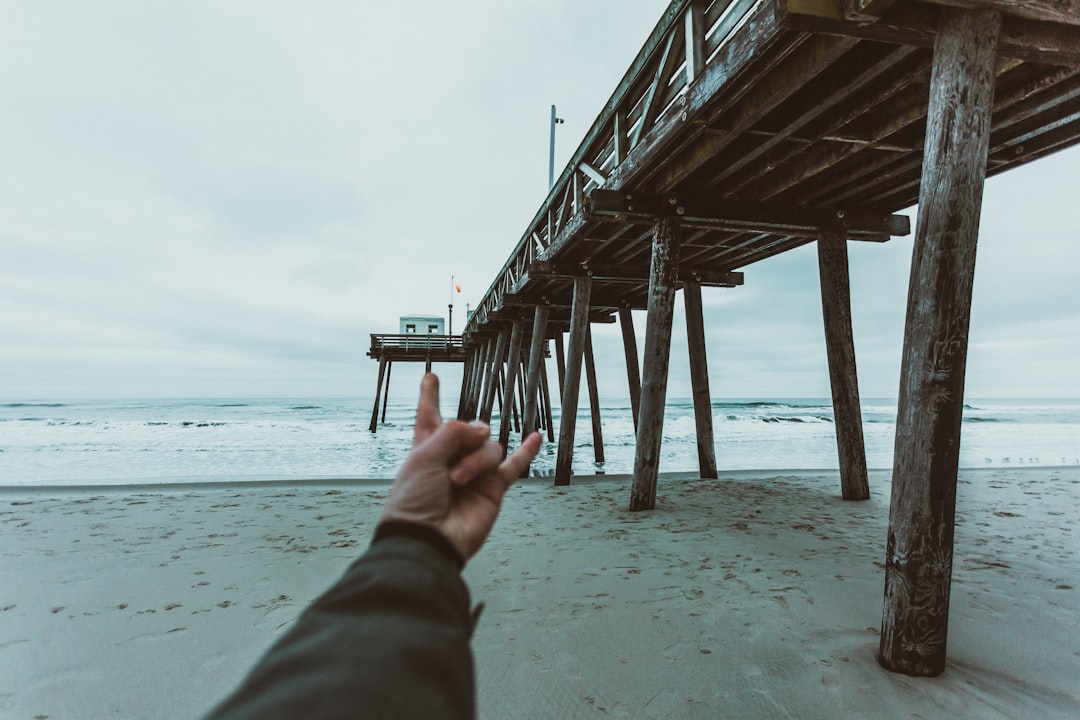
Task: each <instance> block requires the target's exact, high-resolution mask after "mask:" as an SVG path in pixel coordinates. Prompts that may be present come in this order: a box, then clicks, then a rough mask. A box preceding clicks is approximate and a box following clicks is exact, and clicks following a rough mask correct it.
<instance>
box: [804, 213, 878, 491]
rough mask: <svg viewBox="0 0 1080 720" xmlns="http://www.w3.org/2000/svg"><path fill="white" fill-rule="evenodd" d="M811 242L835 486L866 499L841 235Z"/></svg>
mask: <svg viewBox="0 0 1080 720" xmlns="http://www.w3.org/2000/svg"><path fill="white" fill-rule="evenodd" d="M817 246H818V272H819V274H820V275H821V314H822V316H823V318H824V320H825V349H826V354H827V355H828V359H829V381H830V384H831V386H832V400H833V417H834V418H835V419H836V422H835V423H834V425H833V427H834V428H835V430H836V449H837V453H838V454H839V456H840V489H841V493H842V495H843V497H844V499H845V500H867V499H869V498H870V484H869V482H868V481H867V478H866V449H865V445H864V443H863V428H862V408H861V407H860V406H859V377H858V375H857V374H856V372H855V339H854V336H853V334H852V331H851V289H850V282H849V279H848V251H847V233H845V232H844V231H843V230H835V231H827V232H823V233H821V235H819V236H818V242H817Z"/></svg>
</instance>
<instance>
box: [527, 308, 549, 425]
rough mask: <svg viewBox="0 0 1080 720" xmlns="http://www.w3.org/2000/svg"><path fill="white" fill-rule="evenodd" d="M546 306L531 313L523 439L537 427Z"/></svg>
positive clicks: (547, 310) (546, 315) (546, 319)
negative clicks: (530, 338) (531, 325)
mask: <svg viewBox="0 0 1080 720" xmlns="http://www.w3.org/2000/svg"><path fill="white" fill-rule="evenodd" d="M549 312H550V310H549V309H548V306H547V305H543V304H541V305H537V306H536V311H535V312H534V313H533V327H532V341H531V343H530V345H529V372H528V375H526V378H527V380H526V383H525V416H524V418H523V422H522V426H521V435H522V437H525V436H526V435H528V434H529V433H531V432H532V431H534V430H536V428H537V427H538V423H537V409H536V403H537V396H538V395H539V392H540V359H541V358H543V356H544V342H545V333H546V332H547V321H548V313H549Z"/></svg>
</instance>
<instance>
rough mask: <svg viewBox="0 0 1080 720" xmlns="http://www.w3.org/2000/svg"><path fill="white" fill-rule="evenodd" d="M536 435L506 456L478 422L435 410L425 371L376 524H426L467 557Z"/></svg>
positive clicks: (432, 382) (435, 386) (434, 383)
mask: <svg viewBox="0 0 1080 720" xmlns="http://www.w3.org/2000/svg"><path fill="white" fill-rule="evenodd" d="M540 443H541V437H540V434H539V433H532V434H530V435H529V436H528V437H527V438H526V439H525V440H524V441H523V442H522V443H521V445H520V446H519V447H518V448H517V449H516V450H515V451H514V452H513V453H512V454H511V455H510V456H509V457H507V458H506V459H505V460H504V459H503V454H504V450H503V447H502V446H501V445H499V443H497V442H495V441H494V440H491V439H490V430H489V428H488V426H487V425H485V424H483V423H472V424H468V423H463V422H461V421H458V420H451V421H450V422H448V423H445V424H444V423H443V421H442V416H441V415H440V414H439V379H438V378H437V377H435V375H433V374H431V373H428V374H427V375H425V376H424V379H423V381H422V382H421V384H420V402H419V404H418V405H417V408H416V428H415V430H414V433H413V446H412V450H411V451H410V452H409V456H408V457H407V458H406V459H405V463H404V464H403V465H402V466H401V469H400V470H399V471H398V474H397V477H396V478H395V479H394V484H393V485H392V486H391V488H390V495H389V496H388V497H387V500H386V506H385V507H384V508H383V513H382V518H381V519H380V522H389V521H401V522H409V523H414V524H417V525H426V526H428V527H432V528H434V529H435V530H437V531H439V532H440V533H442V535H443V536H444V537H445V538H446V539H447V540H449V541H450V544H451V545H453V546H454V549H455V550H457V551H458V553H460V555H461V557H462V558H463V559H465V560H468V559H469V558H471V557H472V556H473V555H475V554H476V551H477V550H479V549H480V547H481V546H482V545H483V544H484V540H485V539H486V538H487V536H488V533H489V532H491V528H492V527H493V526H494V525H495V518H496V517H498V514H499V508H500V506H501V505H502V499H503V495H504V494H505V493H506V491H507V489H509V487H510V485H511V484H513V482H514V480H516V479H517V478H518V476H519V475H520V474H521V473H522V471H524V470H525V469H526V468H527V467H528V466H529V463H530V462H532V460H533V458H535V457H536V454H537V452H539V451H540Z"/></svg>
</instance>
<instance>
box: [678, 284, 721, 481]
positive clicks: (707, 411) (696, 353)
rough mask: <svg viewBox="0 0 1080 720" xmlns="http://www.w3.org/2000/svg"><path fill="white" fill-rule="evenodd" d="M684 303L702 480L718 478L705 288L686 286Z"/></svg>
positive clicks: (684, 287)
mask: <svg viewBox="0 0 1080 720" xmlns="http://www.w3.org/2000/svg"><path fill="white" fill-rule="evenodd" d="M683 304H684V305H685V306H686V341H687V345H688V349H689V353H690V388H691V393H692V394H693V396H694V424H695V428H696V430H697V452H698V469H699V470H700V473H701V477H703V478H708V479H716V478H717V477H718V475H717V472H716V441H715V439H714V437H713V417H712V397H711V396H710V395H709V363H708V358H707V357H706V353H705V319H704V315H703V312H702V307H701V285H699V284H697V283H693V282H692V283H687V284H685V285H684V286H683Z"/></svg>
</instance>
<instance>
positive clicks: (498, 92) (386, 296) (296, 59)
mask: <svg viewBox="0 0 1080 720" xmlns="http://www.w3.org/2000/svg"><path fill="white" fill-rule="evenodd" d="M666 5H667V3H666V2H663V1H661V0H544V2H533V1H531V0H519V1H518V2H512V3H508V2H505V0H499V1H498V2H496V1H495V0H471V1H470V2H468V3H445V2H432V1H429V0H421V1H419V2H410V3H384V2H379V3H375V2H369V1H367V0H362V1H360V2H357V1H355V0H353V1H349V2H346V1H342V2H310V3H285V2H277V1H273V0H271V1H266V0H262V1H260V2H257V3H256V2H225V3H220V2H170V3H160V2H155V3H148V2H144V1H142V0H137V1H132V2H115V1H112V0H96V1H95V2H92V3H85V2H49V1H47V0H43V1H40V2H16V1H11V2H9V1H7V0H3V1H2V2H0V8H2V10H0V98H2V100H0V148H2V152H0V193H2V199H0V401H2V400H4V399H25V398H34V397H36V398H58V399H62V398H71V397H129V396H147V397H177V396H214V397H242V396H365V395H370V394H372V392H373V391H374V382H375V380H374V376H375V370H376V364H375V363H374V362H372V361H371V360H369V359H367V358H366V357H365V355H364V351H365V350H366V348H367V346H368V342H369V340H368V335H369V333H376V332H395V331H396V329H397V319H398V316H399V315H403V314H410V313H425V314H444V313H445V311H446V305H447V303H448V302H449V300H450V288H451V284H450V278H451V275H456V276H457V278H458V281H459V282H460V283H461V285H462V290H463V292H462V294H460V295H456V296H455V297H454V300H455V303H456V305H455V313H454V320H455V323H454V324H455V328H456V329H460V328H461V324H462V320H463V318H464V310H465V303H466V302H469V303H474V304H475V303H476V302H477V301H478V300H479V299H480V298H481V297H482V295H483V293H484V292H485V290H486V289H487V287H488V285H489V284H490V282H491V281H492V279H493V278H494V275H495V273H496V272H497V271H498V269H499V268H500V267H501V266H502V264H503V262H504V261H505V260H506V258H507V256H508V255H509V253H510V251H511V249H512V248H513V247H514V245H515V243H516V242H517V241H518V239H519V238H520V236H521V234H522V233H523V232H524V230H525V226H526V224H527V223H528V221H529V220H530V219H531V218H532V216H533V215H534V213H535V212H536V210H537V208H538V207H539V205H540V203H541V201H542V200H543V197H544V195H545V191H546V185H547V154H548V120H549V107H550V105H551V103H556V104H558V106H559V114H560V116H562V117H564V118H565V119H566V123H565V124H564V125H561V126H559V137H558V141H557V147H556V164H557V166H558V167H559V168H561V167H562V166H563V165H564V164H565V163H566V161H567V160H568V159H569V157H570V155H571V153H572V152H573V150H574V149H575V148H576V146H577V144H578V142H579V141H580V140H581V138H582V137H583V136H584V134H585V132H586V131H587V129H588V128H589V126H590V125H591V124H592V121H593V119H594V118H595V117H596V115H597V113H598V112H599V110H600V108H601V107H602V105H603V104H604V102H605V101H606V100H607V98H608V97H609V95H610V93H611V92H612V90H613V89H614V87H615V85H616V83H617V81H618V80H619V78H620V77H621V76H622V74H623V72H624V71H625V69H626V67H627V66H628V65H629V63H630V61H631V60H632V59H633V56H634V54H635V53H636V52H637V50H638V49H639V48H640V46H641V45H642V43H643V42H644V40H645V38H646V36H647V35H648V33H649V31H650V30H651V29H652V27H653V25H654V24H655V22H656V21H657V19H658V18H659V17H660V15H661V13H662V11H663V9H664V8H665V7H666ZM1078 162H1080V152H1077V151H1076V150H1073V151H1069V152H1065V153H1059V154H1057V155H1055V156H1052V157H1050V158H1047V159H1045V160H1042V161H1040V162H1037V163H1035V164H1033V165H1030V166H1028V167H1025V168H1022V169H1019V170H1017V171H1014V172H1012V173H1009V174H1007V175H1005V176H1003V177H999V178H996V179H993V180H991V181H990V182H988V184H987V188H986V197H985V206H984V214H983V221H982V235H981V239H980V245H979V259H978V267H977V272H976V280H975V299H974V307H973V318H972V331H971V351H970V356H969V366H968V388H967V395H968V396H969V397H1073V398H1075V397H1080V378H1078V375H1077V371H1076V367H1077V364H1078V360H1077V358H1080V289H1078V283H1077V282H1076V277H1077V273H1078V267H1080V262H1078V260H1080V242H1078V241H1080V220H1078V219H1077V213H1076V211H1075V210H1076V204H1077V200H1078V198H1080V175H1078V172H1077V163H1078ZM909 212H910V214H911V215H912V218H913V221H914V211H909ZM910 261H911V238H910V237H909V238H902V239H895V240H893V241H892V242H890V243H888V244H886V245H858V244H853V245H852V248H851V270H852V303H853V313H854V325H855V339H856V350H857V355H858V364H859V375H860V381H861V384H862V394H863V395H864V396H866V397H870V396H886V397H890V396H895V395H896V388H897V386H898V377H899V362H900V351H901V343H902V333H903V321H904V310H905V299H906V293H907V280H908V270H909V267H910ZM704 299H705V306H706V307H705V313H706V328H707V333H708V353H709V365H710V375H711V384H712V391H713V395H714V396H716V397H759V396H760V397H780V396H824V395H827V394H828V387H829V385H828V373H827V369H826V365H825V349H824V341H823V331H822V325H821V310H820V299H819V295H818V280H817V265H816V254H815V252H814V249H813V247H812V246H811V247H806V248H803V249H801V250H798V251H795V252H792V253H788V254H786V255H784V256H781V257H779V258H776V259H773V260H770V261H766V262H764V263H761V264H759V265H755V266H751V267H749V268H746V285H745V286H744V287H742V288H738V289H733V290H706V291H705V298H704ZM680 306H681V303H680ZM637 321H638V322H637V325H638V336H639V340H641V339H643V337H644V322H645V318H644V314H643V313H641V314H638V315H637ZM681 322H682V316H681V314H680V315H679V316H678V317H677V319H676V332H675V337H674V338H673V352H672V357H673V365H672V377H671V380H672V382H671V388H670V393H671V394H672V395H676V396H685V395H687V394H688V387H687V385H688V384H687V379H686V376H687V369H686V366H687V361H686V349H685V348H686V346H685V333H683V332H680V323H681ZM595 337H596V343H597V354H598V361H599V362H600V363H601V365H602V366H603V367H604V370H605V372H602V373H601V375H602V380H601V393H602V394H603V395H605V396H609V397H618V396H625V394H626V389H625V373H624V370H623V364H622V362H623V361H622V350H621V346H620V340H619V337H618V333H617V328H615V327H614V326H612V327H605V328H598V329H596V330H595ZM443 374H444V376H445V380H446V382H447V383H448V384H450V385H451V386H453V385H455V384H456V383H457V382H458V379H459V378H460V370H459V369H456V368H455V369H450V368H447V369H446V370H445V371H444V372H443ZM418 378H419V369H418V368H415V367H414V368H411V369H408V370H406V369H405V368H401V369H396V370H395V373H394V383H395V390H394V393H395V395H399V393H401V394H404V395H405V396H406V397H412V396H413V395H414V394H415V390H414V385H413V384H414V383H415V382H416V380H418ZM452 392H454V393H455V394H456V387H453V390H452Z"/></svg>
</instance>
